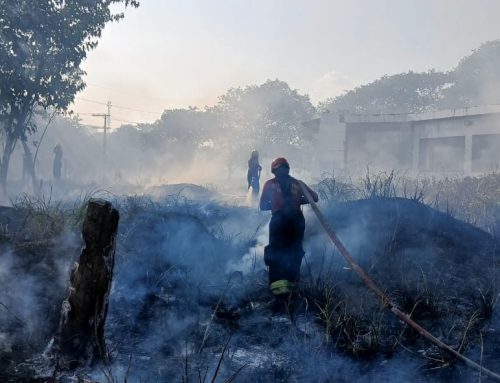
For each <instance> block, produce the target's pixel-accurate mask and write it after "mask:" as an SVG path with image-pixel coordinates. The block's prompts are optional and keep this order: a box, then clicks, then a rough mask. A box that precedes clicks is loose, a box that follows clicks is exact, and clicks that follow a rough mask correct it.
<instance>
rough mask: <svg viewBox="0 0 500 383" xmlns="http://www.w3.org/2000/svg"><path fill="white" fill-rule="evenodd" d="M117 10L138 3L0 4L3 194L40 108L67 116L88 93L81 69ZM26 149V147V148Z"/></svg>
mask: <svg viewBox="0 0 500 383" xmlns="http://www.w3.org/2000/svg"><path fill="white" fill-rule="evenodd" d="M113 4H123V5H125V6H133V7H137V6H138V5H139V2H138V1H136V0H71V1H68V0H39V1H32V0H0V26H1V29H0V125H1V129H2V132H3V154H2V158H1V160H0V161H1V162H0V185H1V187H2V190H3V191H4V192H5V188H6V182H7V173H8V168H9V162H10V157H11V155H12V153H13V151H14V148H15V146H16V144H17V142H18V141H19V140H22V141H25V140H26V139H27V136H28V135H30V134H31V133H33V132H34V131H35V130H36V128H37V127H36V124H35V123H34V122H33V121H34V120H33V119H32V117H33V114H34V112H35V110H36V109H37V108H42V109H48V108H52V109H54V110H56V111H64V110H65V109H66V108H67V107H68V105H69V104H70V103H71V102H72V101H73V99H74V97H75V94H76V93H77V92H78V91H80V90H82V89H83V88H84V87H85V83H84V82H83V79H82V76H83V75H84V72H83V71H82V70H81V69H80V64H81V63H82V61H83V59H85V57H86V55H87V52H88V51H90V50H91V49H94V48H95V47H96V46H97V43H98V40H99V37H100V36H101V33H102V30H103V28H104V26H105V25H106V23H108V22H110V21H118V20H120V19H122V18H123V13H113V12H111V10H110V7H111V6H112V5H113ZM25 147H27V146H25Z"/></svg>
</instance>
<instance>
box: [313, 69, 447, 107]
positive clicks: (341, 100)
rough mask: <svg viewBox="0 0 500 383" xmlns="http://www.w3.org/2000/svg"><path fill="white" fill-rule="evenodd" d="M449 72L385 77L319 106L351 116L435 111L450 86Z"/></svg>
mask: <svg viewBox="0 0 500 383" xmlns="http://www.w3.org/2000/svg"><path fill="white" fill-rule="evenodd" d="M450 81H451V80H450V76H449V74H447V73H442V72H438V71H435V70H431V71H429V72H424V73H416V72H411V71H410V72H408V73H400V74H396V75H392V76H383V77H381V78H380V79H378V80H375V81H373V82H371V83H369V84H367V85H362V86H360V87H357V88H355V89H354V90H351V91H349V92H347V93H344V94H343V95H341V96H338V97H335V98H332V99H329V100H327V101H325V102H323V103H321V104H320V105H319V108H320V109H321V110H329V111H332V112H333V111H335V112H340V111H349V112H350V113H420V112H426V111H430V110H434V109H435V108H436V106H437V104H438V102H439V101H440V100H441V99H442V98H443V90H444V89H445V88H446V87H447V86H449V83H450Z"/></svg>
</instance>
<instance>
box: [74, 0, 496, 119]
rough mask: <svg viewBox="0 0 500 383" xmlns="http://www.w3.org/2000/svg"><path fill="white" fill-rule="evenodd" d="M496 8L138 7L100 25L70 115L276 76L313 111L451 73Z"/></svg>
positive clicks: (156, 3)
mask: <svg viewBox="0 0 500 383" xmlns="http://www.w3.org/2000/svg"><path fill="white" fill-rule="evenodd" d="M499 20H500V0H182V1H177V0H141V5H140V7H139V8H137V9H134V8H130V9H127V10H126V11H125V18H124V19H123V20H121V21H120V22H118V23H112V24H108V25H107V26H106V29H105V30H104V33H103V35H102V38H101V40H100V42H99V45H98V47H97V48H96V49H95V50H93V51H91V52H89V54H88V57H87V59H86V61H85V62H84V63H83V66H82V67H83V69H84V70H85V71H86V72H87V75H86V77H85V81H86V83H87V88H86V89H85V90H84V91H82V92H81V93H79V94H78V95H77V98H76V100H75V104H74V105H73V106H72V110H73V111H74V112H75V113H80V117H81V118H82V121H83V122H84V123H87V124H90V125H95V126H101V125H102V124H103V118H102V117H95V116H90V115H89V114H92V113H97V114H98V113H104V112H106V110H107V109H106V105H105V104H106V102H108V101H110V102H111V104H112V107H111V127H112V128H117V127H119V126H120V125H121V124H123V123H139V122H152V121H155V120H157V119H158V118H160V116H161V114H162V112H163V111H164V110H166V109H175V108H187V107H189V106H197V107H200V108H203V107H205V106H211V105H214V104H215V103H216V102H217V97H218V96H220V95H222V94H223V93H225V92H226V91H227V90H228V89H229V88H231V87H238V86H246V85H252V84H261V83H263V82H265V81H266V80H267V79H280V80H283V81H286V82H288V84H289V85H290V86H291V87H292V88H294V89H298V90H299V91H300V92H301V93H303V94H308V95H309V96H310V97H311V101H312V102H313V103H314V104H317V103H318V102H320V101H324V100H325V99H327V98H329V97H334V96H337V95H339V94H342V92H344V91H346V90H350V89H353V88H354V87H356V86H359V85H361V84H366V83H369V82H371V81H373V80H375V79H377V78H379V77H381V76H383V75H385V74H388V75H391V74H396V73H401V72H406V71H409V70H413V71H427V70H429V69H437V70H450V69H452V68H453V67H454V66H456V64H457V63H458V61H459V60H460V59H461V58H462V57H464V56H466V55H468V54H470V53H471V52H472V50H473V49H476V48H478V47H479V46H480V45H481V44H482V43H484V42H486V41H489V40H494V39H498V38H500V21H499Z"/></svg>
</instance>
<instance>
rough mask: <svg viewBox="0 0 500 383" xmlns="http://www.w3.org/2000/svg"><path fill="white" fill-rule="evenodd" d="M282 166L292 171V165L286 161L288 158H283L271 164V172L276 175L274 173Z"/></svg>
mask: <svg viewBox="0 0 500 383" xmlns="http://www.w3.org/2000/svg"><path fill="white" fill-rule="evenodd" d="M282 166H285V167H287V168H288V169H290V164H289V163H288V161H287V160H286V158H283V157H278V158H276V159H275V160H274V161H273V162H272V163H271V172H272V173H274V171H275V170H276V169H278V168H280V167H282Z"/></svg>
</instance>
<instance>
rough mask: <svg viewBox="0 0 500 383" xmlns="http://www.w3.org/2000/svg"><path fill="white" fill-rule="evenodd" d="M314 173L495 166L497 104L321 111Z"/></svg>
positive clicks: (499, 123)
mask: <svg viewBox="0 0 500 383" xmlns="http://www.w3.org/2000/svg"><path fill="white" fill-rule="evenodd" d="M312 158H313V159H314V160H313V163H314V165H313V168H314V169H316V173H317V174H320V173H321V172H325V171H329V172H331V170H334V171H335V172H336V173H337V174H339V173H340V174H344V173H348V174H363V173H364V172H366V167H367V166H369V167H370V169H373V170H386V171H390V170H397V171H400V172H404V173H406V174H413V175H418V174H421V173H423V174H433V175H434V174H461V175H464V174H465V175H471V174H472V175H474V174H479V173H487V172H491V171H493V170H497V171H498V170H499V169H500V108H493V107H491V106H483V107H475V108H466V109H453V110H448V111H437V112H433V113H428V114H413V115H412V114H400V115H397V114H396V115H346V116H345V117H344V116H341V115H340V116H339V115H338V114H334V113H325V114H323V115H322V116H321V124H320V129H319V132H318V134H317V137H316V141H315V144H314V150H313V152H312Z"/></svg>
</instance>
